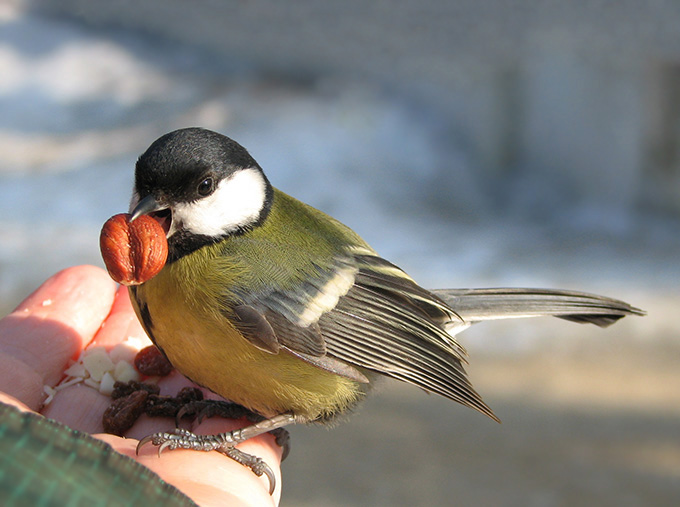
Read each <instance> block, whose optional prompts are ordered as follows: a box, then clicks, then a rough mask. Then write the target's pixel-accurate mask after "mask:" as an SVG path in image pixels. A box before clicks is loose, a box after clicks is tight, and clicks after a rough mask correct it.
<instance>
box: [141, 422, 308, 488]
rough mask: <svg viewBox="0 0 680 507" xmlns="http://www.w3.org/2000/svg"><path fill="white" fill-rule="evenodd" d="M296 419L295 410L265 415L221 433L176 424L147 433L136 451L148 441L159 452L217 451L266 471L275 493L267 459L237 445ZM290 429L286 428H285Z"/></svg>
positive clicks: (254, 469) (260, 472)
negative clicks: (199, 431)
mask: <svg viewBox="0 0 680 507" xmlns="http://www.w3.org/2000/svg"><path fill="white" fill-rule="evenodd" d="M294 422H295V417H294V416H293V415H292V414H281V415H277V416H275V417H272V418H271V419H264V420H262V421H260V422H257V423H255V424H252V425H250V426H246V427H245V428H241V429H238V430H234V431H228V432H225V433H218V434H217V435H196V434H194V433H192V432H190V431H188V430H185V429H181V428H176V429H175V430H173V431H171V432H162V433H155V434H153V435H150V436H148V437H144V438H143V439H141V440H140V441H139V444H137V451H136V452H137V453H139V450H140V449H141V448H142V447H143V446H144V445H146V444H147V443H151V444H152V445H155V446H157V447H158V455H159V456H160V455H161V453H162V452H163V451H164V450H165V449H170V450H172V449H192V450H195V451H218V452H220V453H222V454H224V455H225V456H229V457H230V458H231V459H233V460H234V461H236V462H237V463H240V464H241V465H244V466H246V467H248V468H250V469H251V470H252V471H253V473H254V474H255V475H257V476H258V477H260V476H262V475H263V474H264V475H266V476H267V478H268V479H269V493H270V494H272V493H273V492H274V489H275V488H276V477H275V475H274V472H273V471H272V469H271V468H270V467H269V465H267V463H265V462H264V460H262V458H259V457H257V456H253V455H251V454H248V453H245V452H243V451H241V450H239V449H237V448H236V445H238V444H240V443H241V442H245V441H246V440H248V439H250V438H253V437H256V436H258V435H261V434H263V433H267V432H270V431H273V430H277V429H281V428H283V426H286V425H288V424H292V423H294ZM286 433H287V432H286Z"/></svg>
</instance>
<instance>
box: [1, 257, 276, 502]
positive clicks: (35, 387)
mask: <svg viewBox="0 0 680 507" xmlns="http://www.w3.org/2000/svg"><path fill="white" fill-rule="evenodd" d="M130 336H133V337H139V338H140V339H141V338H144V340H148V339H147V338H146V335H145V333H144V331H143V330H142V328H141V326H140V325H139V322H138V320H137V317H136V316H135V314H134V311H133V310H132V307H131V305H130V300H129V298H128V292H127V289H126V288H125V287H117V286H116V284H115V283H114V282H113V281H112V280H111V279H110V278H109V276H108V275H107V273H106V272H105V271H104V270H102V269H100V268H96V267H93V266H78V267H73V268H69V269H66V270H64V271H61V272H59V273H57V274H56V275H54V276H52V277H51V278H50V279H48V280H47V281H46V282H45V283H44V284H43V285H41V286H40V287H39V288H38V289H37V290H36V291H35V292H34V293H33V294H31V295H30V296H29V297H28V298H26V300H24V301H23V302H22V303H21V304H20V305H19V306H18V307H17V308H16V310H14V311H13V312H12V313H11V314H10V315H8V316H7V317H5V318H4V319H2V320H0V401H2V402H4V403H9V404H12V405H14V406H16V407H18V408H20V409H22V410H30V411H35V412H38V413H42V414H43V415H45V416H47V417H50V418H52V419H55V420H57V421H60V422H62V423H64V424H66V425H67V426H70V427H71V428H74V429H78V430H81V431H84V432H88V433H91V434H93V436H94V437H96V438H98V439H100V440H103V441H105V442H107V443H108V444H110V445H111V446H112V447H113V448H114V449H115V450H116V451H117V452H119V453H121V454H124V455H127V456H129V457H131V458H133V459H135V460H136V461H138V462H139V463H141V464H142V465H144V466H146V467H148V468H150V469H151V470H153V471H154V472H156V473H157V474H158V475H159V476H160V477H161V478H162V479H164V480H165V481H166V482H168V483H170V484H173V485H174V486H176V487H177V488H178V489H179V490H181V491H182V492H184V493H185V494H186V495H188V496H189V497H191V498H192V499H193V500H194V501H195V502H197V503H199V504H201V505H220V504H226V505H275V504H278V501H279V498H280V493H281V489H280V486H277V488H276V491H275V492H274V495H273V496H270V495H269V493H268V488H269V483H268V480H267V477H266V476H264V477H257V476H255V475H254V474H253V473H252V472H251V471H250V470H249V469H247V468H245V467H243V466H241V465H239V464H238V463H236V462H235V461H233V460H231V459H230V458H228V457H226V456H223V455H222V454H219V453H217V452H206V453H204V452H199V451H190V450H173V451H166V452H164V453H163V454H162V456H161V457H160V458H159V457H158V455H157V452H156V448H154V447H152V446H146V447H144V448H142V449H141V450H140V455H139V456H137V455H136V454H135V448H136V446H137V442H138V439H140V438H142V437H144V436H147V435H149V434H152V433H155V432H158V431H168V430H170V429H172V428H174V421H172V420H170V419H156V418H150V417H147V416H142V417H141V418H140V419H139V420H138V421H137V422H136V423H135V425H134V426H133V427H132V428H131V429H130V430H129V431H128V432H126V434H125V436H126V437H127V438H121V437H117V436H114V435H109V434H103V433H102V431H103V426H102V415H103V413H104V410H106V408H107V407H108V406H109V404H110V403H111V398H110V397H108V396H105V395H103V394H101V393H99V392H98V391H97V390H95V389H92V388H90V387H88V386H86V385H84V384H76V385H73V386H69V387H67V388H64V389H61V390H59V391H58V392H57V393H56V395H55V397H54V399H53V400H52V402H51V403H50V404H49V405H47V406H46V407H43V401H44V399H45V393H44V390H43V386H44V385H48V386H52V387H54V386H55V385H57V384H58V383H59V382H60V380H61V379H62V377H63V372H64V369H65V368H66V367H67V366H68V362H69V360H70V359H75V358H77V357H78V356H79V355H80V353H81V352H82V351H83V350H84V349H85V348H87V347H89V346H93V345H98V346H104V347H106V348H111V347H113V346H115V345H116V344H117V343H120V342H122V341H125V340H126V339H127V338H128V337H130ZM140 341H142V340H140ZM146 344H148V343H145V344H144V345H142V346H145V345H146ZM187 385H192V384H191V383H190V382H189V381H188V380H187V379H186V378H185V377H183V376H181V375H179V374H178V373H177V372H173V373H172V374H171V375H169V376H168V377H165V378H163V379H161V381H160V382H159V386H160V388H161V394H172V395H174V394H176V393H177V391H179V389H181V388H182V387H185V386H187ZM206 396H207V397H214V396H213V395H209V394H208V393H206ZM239 426H243V422H240V423H239V422H238V421H229V420H225V419H220V418H214V419H209V420H206V421H204V422H203V423H201V424H197V423H196V424H195V425H194V426H193V427H192V428H189V429H190V430H191V431H193V432H195V433H197V434H215V433H221V432H225V431H230V430H233V429H235V428H238V427H239ZM238 447H239V448H240V449H242V450H243V451H245V452H247V453H249V454H253V455H256V456H259V457H261V458H263V459H264V460H265V461H266V463H267V464H268V465H269V466H270V467H271V468H272V470H274V473H275V474H276V476H277V484H281V474H280V468H279V464H280V459H281V449H280V448H279V447H278V446H277V445H276V444H275V443H274V438H273V437H272V436H271V435H268V434H265V435H261V436H259V437H256V438H253V439H250V440H248V441H246V442H244V443H242V444H240V445H239V446H238Z"/></svg>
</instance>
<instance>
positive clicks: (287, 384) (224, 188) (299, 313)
mask: <svg viewBox="0 0 680 507" xmlns="http://www.w3.org/2000/svg"><path fill="white" fill-rule="evenodd" d="M130 214H131V215H132V220H135V219H137V218H138V217H139V216H141V215H149V216H151V217H153V218H155V219H156V220H157V221H158V222H159V223H160V225H161V226H162V227H163V230H164V231H165V233H166V237H167V243H168V257H167V261H166V264H165V266H164V267H163V268H162V270H161V271H160V273H159V274H158V275H156V276H155V277H153V278H151V279H150V280H148V281H146V282H145V283H142V284H141V285H136V286H131V287H130V288H129V291H130V296H131V301H132V303H133V307H134V309H135V312H136V314H137V316H138V318H139V320H140V322H141V324H142V326H143V328H144V330H145V331H146V333H147V334H148V335H149V337H150V338H151V340H152V341H153V343H154V344H155V345H156V346H157V347H158V349H160V350H161V352H162V353H163V354H164V355H165V356H166V357H167V359H168V360H169V361H170V363H171V364H172V365H173V366H174V367H175V368H176V369H177V370H178V371H179V372H180V373H182V374H183V375H185V376H186V377H188V378H189V379H190V380H192V381H193V382H195V383H197V384H199V385H201V386H203V387H205V388H207V389H209V390H211V391H213V392H214V393H216V394H218V395H220V396H222V397H223V398H226V399H227V400H230V401H231V402H234V403H236V404H239V405H242V406H243V407H246V408H247V409H249V410H251V411H252V412H255V413H256V414H259V415H260V416H262V417H263V418H264V420H262V421H261V422H259V423H255V424H253V425H251V426H249V427H246V428H243V429H242V430H238V431H236V432H231V433H228V434H221V435H220V436H215V435H205V436H204V435H202V436H196V435H193V434H191V433H189V432H187V431H186V430H180V429H178V430H176V431H175V432H170V433H159V434H156V435H153V436H151V437H147V439H143V440H142V441H140V446H141V445H143V444H145V443H147V442H149V441H151V442H152V443H154V444H155V445H158V446H160V447H159V452H160V450H161V449H163V448H167V447H169V448H177V447H184V448H194V449H202V450H208V449H214V450H219V451H220V452H224V453H225V454H227V455H229V456H231V457H232V458H234V459H236V460H237V461H239V462H242V463H244V464H246V465H247V466H250V467H251V468H252V469H253V471H255V472H256V473H258V475H259V474H261V473H263V472H264V473H267V475H269V476H270V479H271V478H272V476H271V475H270V471H268V470H267V466H266V464H261V463H259V461H258V460H259V459H258V458H256V457H252V456H249V455H246V456H244V455H243V454H244V453H241V452H240V451H238V449H236V448H235V445H236V444H237V443H239V442H240V441H242V440H245V439H246V438H250V437H252V436H254V435H257V434H260V433H263V432H265V431H269V430H272V429H275V428H279V427H283V426H286V425H288V424H292V423H330V422H333V421H334V420H336V419H337V418H338V416H340V415H342V414H345V413H347V412H348V411H351V410H352V409H353V408H354V407H355V406H356V405H357V404H358V403H360V402H361V401H363V400H364V399H365V398H366V396H367V394H368V393H369V392H370V390H371V388H372V387H373V386H374V385H375V383H376V381H377V380H378V379H379V378H382V377H391V378H393V379H396V380H399V381H402V382H406V383H407V384H412V385H415V386H417V387H419V388H421V389H422V390H424V391H426V392H429V393H435V394H438V395H441V396H442V397H444V398H448V399H450V400H453V401H455V402H458V403H461V404H462V405H465V406H468V407H470V408H473V409H475V410H477V411H479V412H481V413H482V414H485V415H487V416H488V417H490V418H492V419H494V420H496V421H498V418H497V417H496V415H495V414H494V413H493V411H492V410H491V409H490V408H489V407H488V406H487V405H486V403H485V402H484V401H483V400H482V397H481V396H480V395H479V394H478V393H477V392H476V391H475V389H474V388H473V386H472V384H471V383H470V380H469V379H468V376H467V373H466V371H465V364H466V363H467V353H466V351H465V349H464V348H463V347H462V346H461V345H460V344H459V343H458V342H457V341H456V338H455V337H456V334H457V333H459V332H461V331H463V330H465V329H467V328H468V327H470V326H471V325H472V324H475V323H477V322H481V321H486V320H492V319H502V318H515V317H535V316H544V315H545V316H555V317H559V318H561V319H565V320H569V321H572V322H578V323H592V324H595V325H597V326H601V327H606V326H608V325H610V324H612V323H614V322H616V321H617V320H619V319H620V318H622V317H624V316H626V315H643V314H644V312H643V311H641V310H639V309H637V308H635V307H633V306H631V305H629V304H628V303H625V302H623V301H619V300H616V299H612V298H608V297H604V296H598V295H592V294H587V293H583V292H576V291H567V290H555V289H523V288H500V289H493V288H492V289H440V290H427V289H425V288H423V287H421V286H420V285H418V284H417V283H416V281H414V279H413V278H411V277H410V276H409V275H408V274H407V273H406V272H404V271H403V270H402V269H400V268H399V267H398V266H396V265H395V264H393V263H391V262H390V261H388V260H386V259H384V258H383V257H381V256H380V255H379V254H378V253H377V252H376V251H375V250H374V249H373V248H371V247H370V246H369V245H368V244H367V243H366V242H365V241H364V240H363V239H362V238H361V237H359V235H358V234H357V233H355V232H354V231H353V230H352V229H350V228H349V227H347V226H346V225H344V224H342V223H341V222H339V221H338V220H336V219H334V218H332V217H330V216H328V215H327V214H325V213H323V212H321V211H319V210H317V209H315V208H313V207H311V206H309V205H307V204H304V203H303V202H301V201H299V200H297V199H295V198H294V197H291V196H289V195H287V194H286V193H284V192H282V191H280V190H278V189H276V188H275V187H273V186H272V184H271V183H270V182H269V179H268V178H267V176H266V175H265V173H264V171H263V169H262V168H261V167H260V165H259V164H258V163H257V162H256V161H255V159H254V158H253V157H252V156H251V155H250V154H249V153H248V151H247V150H246V149H245V148H244V147H242V146H241V145H240V144H238V143H237V142H236V141H234V140H232V139H230V138H229V137H227V136H225V135H222V134H220V133H217V132H214V131H211V130H207V129H204V128H199V127H191V128H183V129H179V130H175V131H173V132H170V133H168V134H165V135H163V136H162V137H160V138H159V139H157V140H156V141H155V142H153V143H152V144H151V145H150V146H149V148H148V149H147V150H146V151H145V152H144V153H143V154H142V155H141V156H140V157H139V159H138V160H137V163H136V166H135V176H134V189H133V192H132V199H131V203H130ZM272 487H273V486H272Z"/></svg>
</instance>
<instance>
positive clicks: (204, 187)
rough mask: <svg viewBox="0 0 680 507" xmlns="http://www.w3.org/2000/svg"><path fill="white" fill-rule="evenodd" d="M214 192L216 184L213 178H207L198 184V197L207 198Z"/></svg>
mask: <svg viewBox="0 0 680 507" xmlns="http://www.w3.org/2000/svg"><path fill="white" fill-rule="evenodd" d="M213 190H215V184H214V182H213V179H212V178H205V179H204V180H203V181H201V182H200V183H199V184H198V195H201V196H203V197H205V196H206V195H210V194H212V193H213Z"/></svg>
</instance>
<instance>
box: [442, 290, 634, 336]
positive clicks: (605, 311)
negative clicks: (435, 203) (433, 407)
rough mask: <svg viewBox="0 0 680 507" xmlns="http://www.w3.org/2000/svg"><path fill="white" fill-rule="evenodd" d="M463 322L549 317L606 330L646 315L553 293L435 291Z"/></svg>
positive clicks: (588, 297) (598, 299)
mask: <svg viewBox="0 0 680 507" xmlns="http://www.w3.org/2000/svg"><path fill="white" fill-rule="evenodd" d="M432 293H433V294H435V295H437V296H438V297H440V298H441V299H443V300H444V301H445V302H446V303H447V304H448V305H449V306H451V308H453V310H455V312H456V313H457V314H458V315H459V316H460V317H461V318H462V319H463V320H464V321H466V322H469V323H474V322H479V321H483V320H494V319H511V318H520V317H540V316H544V315H552V316H554V317H558V318H561V319H565V320H569V321H572V322H579V323H590V324H595V325H596V326H600V327H607V326H609V325H611V324H613V323H614V322H616V321H617V320H619V319H621V318H623V317H625V316H626V315H645V312H644V311H642V310H640V309H638V308H635V307H634V306H631V305H629V304H628V303H625V302H623V301H619V300H617V299H612V298H608V297H605V296H598V295H595V294H587V293H585V292H575V291H568V290H554V289H514V288H499V289H435V290H433V291H432Z"/></svg>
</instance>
